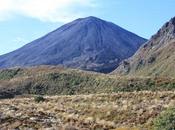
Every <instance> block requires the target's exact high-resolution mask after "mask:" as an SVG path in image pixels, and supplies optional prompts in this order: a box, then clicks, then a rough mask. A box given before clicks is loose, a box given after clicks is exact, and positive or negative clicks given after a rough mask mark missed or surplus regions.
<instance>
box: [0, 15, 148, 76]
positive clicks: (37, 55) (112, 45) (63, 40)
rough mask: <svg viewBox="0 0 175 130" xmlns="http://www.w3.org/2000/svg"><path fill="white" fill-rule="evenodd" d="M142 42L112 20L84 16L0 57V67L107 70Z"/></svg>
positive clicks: (116, 64)
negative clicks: (53, 66)
mask: <svg viewBox="0 0 175 130" xmlns="http://www.w3.org/2000/svg"><path fill="white" fill-rule="evenodd" d="M145 41H146V40H145V39H143V38H141V37H139V36H137V35H135V34H133V33H131V32H128V31H127V30H125V29H123V28H121V27H119V26H117V25H115V24H113V23H110V22H106V21H104V20H101V19H99V18H95V17H87V18H82V19H77V20H75V21H73V22H71V23H68V24H66V25H64V26H62V27H60V28H58V29H57V30H55V31H53V32H51V33H49V34H47V35H46V36H44V37H41V38H39V39H37V40H35V41H33V42H31V43H29V44H27V45H25V46H23V47H22V48H20V49H18V50H16V51H13V52H11V53H8V54H5V55H2V56H0V68H8V67H15V66H21V67H26V66H36V65H62V66H65V67H71V68H78V69H83V70H90V71H97V72H104V73H107V72H111V71H112V70H114V69H115V68H116V67H117V66H118V63H120V62H121V61H122V60H123V59H126V58H128V57H130V56H132V55H133V54H134V53H135V51H136V50H137V49H138V48H139V47H140V46H141V45H142V43H144V42H145Z"/></svg>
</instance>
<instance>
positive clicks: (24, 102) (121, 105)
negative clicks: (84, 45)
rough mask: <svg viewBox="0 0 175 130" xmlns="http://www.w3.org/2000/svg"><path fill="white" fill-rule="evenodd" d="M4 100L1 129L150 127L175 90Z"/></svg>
mask: <svg viewBox="0 0 175 130" xmlns="http://www.w3.org/2000/svg"><path fill="white" fill-rule="evenodd" d="M45 98H46V100H45V101H44V102H40V103H37V102H35V101H34V98H33V97H28V98H16V99H10V100H9V99H5V100H0V129H1V130H7V129H8V128H9V129H15V128H19V129H20V130H25V129H26V130H27V129H29V128H33V129H34V130H35V129H36V130H38V129H40V130H45V129H49V130H50V129H51V128H52V129H53V130H54V129H55V130H59V129H60V130H61V129H70V130H73V129H78V130H83V129H86V130H109V129H111V130H112V129H113V130H114V129H115V130H143V128H145V130H149V129H150V127H151V125H152V122H153V119H154V118H155V117H157V115H159V113H160V112H162V111H163V110H165V108H168V107H171V106H174V105H175V92H168V91H167V92H149V91H143V92H121V93H113V94H91V95H73V96H46V97H45Z"/></svg>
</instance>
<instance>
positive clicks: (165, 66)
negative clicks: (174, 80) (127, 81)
mask: <svg viewBox="0 0 175 130" xmlns="http://www.w3.org/2000/svg"><path fill="white" fill-rule="evenodd" d="M113 73H114V74H120V75H121V74H124V75H125V74H129V75H133V74H134V75H143V76H150V75H154V76H157V75H161V76H171V77H172V76H175V17H174V18H172V19H171V20H170V21H169V22H167V23H165V24H164V25H163V27H162V28H161V29H160V30H159V31H158V32H157V34H155V35H153V36H152V38H151V39H150V40H149V41H148V42H147V43H146V44H145V45H143V46H142V47H141V48H140V49H139V50H138V51H137V52H136V54H135V55H134V56H133V57H131V58H129V59H128V60H125V61H123V62H122V63H121V65H120V66H119V67H118V68H117V69H116V70H115V71H114V72H113Z"/></svg>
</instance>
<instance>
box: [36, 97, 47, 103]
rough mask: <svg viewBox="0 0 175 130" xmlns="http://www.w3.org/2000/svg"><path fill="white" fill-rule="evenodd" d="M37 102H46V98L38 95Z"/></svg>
mask: <svg viewBox="0 0 175 130" xmlns="http://www.w3.org/2000/svg"><path fill="white" fill-rule="evenodd" d="M34 100H35V102H37V103H39V102H44V101H45V98H44V97H42V96H36V97H35V98H34Z"/></svg>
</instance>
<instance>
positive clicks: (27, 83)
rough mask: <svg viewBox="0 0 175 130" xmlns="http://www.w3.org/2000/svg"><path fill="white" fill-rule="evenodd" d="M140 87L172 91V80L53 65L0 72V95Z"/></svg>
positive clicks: (106, 90)
mask: <svg viewBox="0 0 175 130" xmlns="http://www.w3.org/2000/svg"><path fill="white" fill-rule="evenodd" d="M142 90H151V91H156V90H159V91H168V90H175V79H174V78H167V77H134V78H133V77H120V76H115V75H105V74H98V73H92V72H85V71H81V70H74V69H66V68H61V67H54V66H40V67H33V68H32V67H31V68H14V69H4V70H1V71H0V98H8V97H9V98H10V97H14V96H15V95H24V94H37V95H38V94H39V95H75V94H94V93H113V92H132V91H142Z"/></svg>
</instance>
